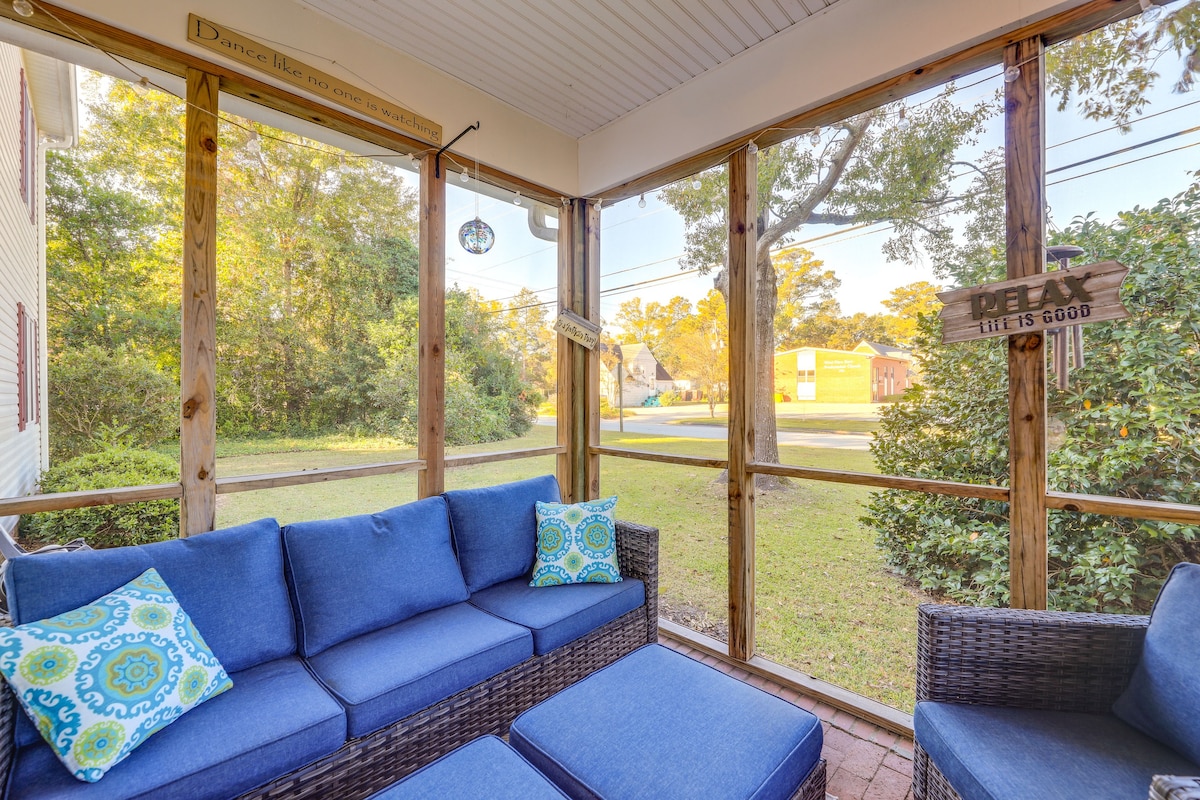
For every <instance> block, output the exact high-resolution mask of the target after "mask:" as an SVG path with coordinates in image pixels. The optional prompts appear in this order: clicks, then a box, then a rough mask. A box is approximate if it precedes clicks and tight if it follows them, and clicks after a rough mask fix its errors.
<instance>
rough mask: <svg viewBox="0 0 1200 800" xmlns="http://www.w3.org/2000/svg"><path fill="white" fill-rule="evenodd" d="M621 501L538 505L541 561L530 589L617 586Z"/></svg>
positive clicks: (609, 500) (610, 499) (538, 548)
mask: <svg viewBox="0 0 1200 800" xmlns="http://www.w3.org/2000/svg"><path fill="white" fill-rule="evenodd" d="M616 507H617V498H615V497H609V498H607V499H604V500H589V501H587V502H584V503H575V504H574V505H564V504H562V503H543V502H540V501H539V502H538V503H537V509H536V513H537V558H536V560H535V561H534V563H533V580H531V581H530V582H529V585H530V586H559V585H561V584H564V583H617V582H618V581H620V580H621V570H620V569H619V568H618V566H617V526H616V523H614V522H613V510H614V509H615V508H616Z"/></svg>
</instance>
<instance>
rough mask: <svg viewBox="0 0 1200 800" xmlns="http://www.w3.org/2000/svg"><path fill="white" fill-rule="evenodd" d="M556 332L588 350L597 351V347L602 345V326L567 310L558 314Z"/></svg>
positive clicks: (555, 324)
mask: <svg viewBox="0 0 1200 800" xmlns="http://www.w3.org/2000/svg"><path fill="white" fill-rule="evenodd" d="M554 330H556V331H558V332H559V333H561V334H562V335H563V336H565V337H567V338H568V339H570V340H571V341H573V342H578V343H579V344H581V345H583V346H584V347H586V348H587V349H588V350H593V349H595V347H596V345H597V344H599V343H600V326H599V325H597V324H596V323H594V322H591V321H590V320H586V319H584V318H583V317H581V316H579V315H578V314H576V313H575V312H573V311H568V310H567V309H565V308H564V309H563V310H562V311H560V312H558V319H557V320H555V322H554Z"/></svg>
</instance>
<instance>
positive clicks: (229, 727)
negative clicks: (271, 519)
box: [6, 534, 346, 800]
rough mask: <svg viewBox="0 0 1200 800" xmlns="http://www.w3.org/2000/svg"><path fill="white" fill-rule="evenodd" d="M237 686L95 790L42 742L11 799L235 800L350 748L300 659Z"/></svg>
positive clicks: (342, 723) (336, 715) (15, 775)
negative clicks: (71, 771) (306, 765)
mask: <svg viewBox="0 0 1200 800" xmlns="http://www.w3.org/2000/svg"><path fill="white" fill-rule="evenodd" d="M205 535H207V534H205ZM231 677H232V679H233V688H232V689H230V690H229V691H227V692H225V693H224V694H221V695H218V696H216V697H214V698H212V699H211V700H209V701H208V702H206V703H203V704H201V705H199V706H197V707H195V708H193V709H192V710H191V711H189V712H188V713H187V714H185V715H184V716H182V717H180V718H179V719H178V720H177V721H176V722H175V723H174V724H173V725H170V726H168V727H167V728H164V729H163V730H161V731H158V732H157V733H155V734H154V735H153V736H151V737H150V738H148V739H147V740H146V741H145V742H144V743H143V744H142V745H141V746H140V747H139V748H138V749H137V750H136V751H135V752H134V753H133V754H132V755H130V756H129V758H127V759H125V760H124V761H122V762H121V763H120V764H117V765H116V766H115V767H113V768H112V769H111V770H109V772H108V774H107V775H105V776H104V778H102V779H101V780H100V781H99V782H97V783H83V782H81V781H78V780H76V779H75V778H73V777H72V776H71V774H70V773H68V772H67V770H66V769H64V768H63V766H62V765H61V764H59V763H58V761H57V760H56V759H55V758H54V754H53V753H52V752H51V750H50V748H49V746H47V745H46V744H45V743H44V742H39V743H37V744H33V745H29V746H27V747H23V748H21V749H20V750H19V751H17V753H16V760H15V764H14V765H13V769H12V772H11V774H10V778H9V786H8V794H7V795H6V797H7V799H8V800H43V799H45V800H49V798H56V799H58V800H71V798H80V799H81V800H94V799H97V800H98V799H99V798H105V799H106V800H118V798H120V799H122V800H124V799H125V798H129V800H204V799H205V798H214V800H215V798H229V797H234V796H236V795H238V794H241V793H242V792H245V791H248V790H250V789H253V788H254V787H255V786H258V785H260V784H263V783H266V782H267V781H269V780H272V779H273V778H276V777H278V776H280V775H283V774H286V773H288V772H291V771H292V770H294V769H296V768H298V767H301V766H303V765H304V764H307V763H308V762H310V761H313V760H315V759H317V758H320V757H321V756H324V755H326V754H328V753H332V752H334V751H336V750H337V749H338V748H339V747H341V746H342V744H343V743H344V742H345V740H346V717H345V713H344V711H343V710H342V708H341V706H339V705H338V704H337V702H336V701H335V700H334V699H333V698H332V697H330V696H329V693H328V692H326V691H325V690H324V689H323V688H322V687H321V685H320V684H319V683H318V682H317V681H316V680H315V679H314V678H313V676H312V675H311V674H309V672H308V670H307V669H305V667H304V664H303V662H301V661H300V659H299V658H296V657H294V656H293V657H289V658H282V659H278V660H276V661H270V662H267V663H266V664H260V665H258V666H256V667H251V668H250V669H247V670H243V671H241V672H237V673H234V674H233V675H232V676H231Z"/></svg>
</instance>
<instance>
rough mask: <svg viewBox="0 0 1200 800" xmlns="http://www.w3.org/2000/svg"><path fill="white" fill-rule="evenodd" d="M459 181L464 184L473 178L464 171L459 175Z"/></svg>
mask: <svg viewBox="0 0 1200 800" xmlns="http://www.w3.org/2000/svg"><path fill="white" fill-rule="evenodd" d="M458 179H459V181H461V182H462V183H466V182H467V181H469V180H471V176H470V175H468V174H467V171H466V170H463V171H462V172H460V173H459V175H458Z"/></svg>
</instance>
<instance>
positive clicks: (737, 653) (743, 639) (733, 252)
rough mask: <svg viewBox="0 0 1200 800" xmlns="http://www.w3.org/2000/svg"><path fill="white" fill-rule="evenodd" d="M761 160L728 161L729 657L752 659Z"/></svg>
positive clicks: (745, 154)
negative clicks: (756, 335) (757, 290)
mask: <svg viewBox="0 0 1200 800" xmlns="http://www.w3.org/2000/svg"><path fill="white" fill-rule="evenodd" d="M757 218H758V156H757V154H755V153H751V152H750V151H749V148H742V149H741V150H739V151H737V152H736V153H734V154H733V155H732V156H731V157H730V159H729V655H730V656H732V657H733V658H736V659H740V660H742V661H747V660H749V659H750V658H751V657H753V655H754V475H753V474H751V473H750V472H749V470H748V469H747V467H748V465H749V464H751V463H752V462H753V461H754V402H755V349H756V348H755V341H754V338H755V337H754V293H755V281H756V269H757V266H756V261H757V258H756V252H757V249H758V232H757Z"/></svg>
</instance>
